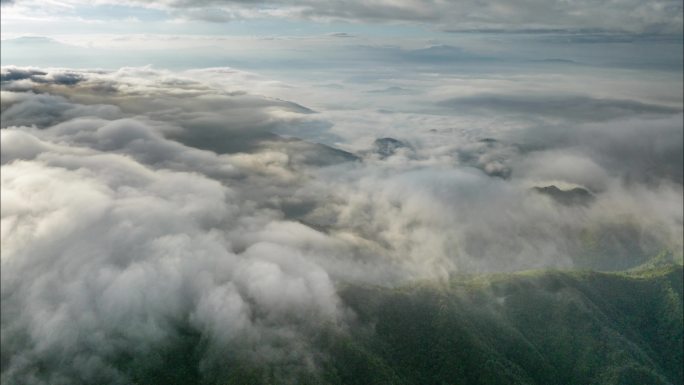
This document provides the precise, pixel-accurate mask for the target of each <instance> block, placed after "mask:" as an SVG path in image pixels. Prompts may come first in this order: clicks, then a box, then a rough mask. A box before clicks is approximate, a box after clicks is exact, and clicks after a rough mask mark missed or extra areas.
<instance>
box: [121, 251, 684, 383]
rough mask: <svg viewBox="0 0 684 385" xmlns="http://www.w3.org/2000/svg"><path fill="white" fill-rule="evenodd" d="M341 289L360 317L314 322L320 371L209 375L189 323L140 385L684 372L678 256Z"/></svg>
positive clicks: (649, 378)
mask: <svg viewBox="0 0 684 385" xmlns="http://www.w3.org/2000/svg"><path fill="white" fill-rule="evenodd" d="M656 262H657V261H656ZM340 293H341V296H342V298H343V300H344V302H345V303H346V305H347V306H348V307H349V308H351V309H352V310H353V311H354V313H355V315H356V316H355V320H354V321H353V322H352V325H350V327H349V328H347V330H345V331H340V330H337V329H331V328H327V329H326V328H325V327H323V331H322V332H321V331H312V341H314V342H313V344H314V345H315V346H316V350H317V352H316V357H317V370H315V371H304V370H302V369H297V370H295V371H291V372H287V371H285V372H287V373H286V374H287V375H283V373H285V372H283V370H282V368H277V367H276V368H274V367H273V365H274V364H266V363H264V362H258V361H257V362H251V363H248V364H245V363H244V362H242V363H239V362H234V360H232V362H225V363H224V364H225V365H224V366H223V367H222V368H221V370H220V372H221V373H220V374H218V375H212V376H211V377H209V376H207V375H206V371H205V375H203V374H201V371H198V370H197V367H198V366H201V364H200V360H199V355H198V353H199V352H200V350H201V348H200V346H201V345H202V344H201V343H200V341H199V336H197V335H192V334H189V333H186V334H185V336H186V337H185V338H186V339H185V340H184V341H182V342H183V343H181V344H179V345H177V346H181V347H180V349H179V350H177V351H175V352H172V353H171V354H170V355H169V354H167V355H163V356H160V357H159V358H160V359H162V360H164V361H167V358H169V357H171V358H172V359H170V360H168V362H166V364H163V365H161V366H157V367H158V368H159V367H160V368H163V369H162V370H161V371H159V370H156V371H154V370H149V369H150V367H147V368H143V367H140V366H137V367H131V369H132V372H131V374H133V375H134V378H135V379H136V382H137V383H139V384H147V383H149V384H153V383H165V384H175V383H178V384H180V383H210V384H222V385H225V384H282V383H299V384H345V385H354V384H364V385H372V384H392V385H397V384H407V385H408V384H421V385H424V384H488V385H495V384H506V385H510V384H538V385H551V384H562V385H572V384H582V385H590V384H597V385H598V384H601V385H612V384H614V385H629V384H640V385H643V384H649V385H657V384H682V383H684V374H683V372H682V359H683V356H682V266H681V265H679V264H671V263H653V264H651V265H645V266H643V267H642V268H639V269H633V270H630V271H625V272H620V273H598V272H562V271H532V272H523V273H514V274H494V275H489V276H476V277H459V278H454V279H453V280H452V281H450V282H447V283H443V284H436V283H421V284H416V285H413V286H411V287H403V288H399V289H388V288H380V287H362V286H346V287H344V288H341V289H340ZM188 352H190V353H188ZM173 356H177V358H178V357H182V359H181V358H179V359H175V358H173ZM167 364H168V365H167ZM155 366H156V365H155ZM193 366H194V368H193ZM176 372H177V373H176ZM217 373H218V372H217ZM160 381H161V382H160Z"/></svg>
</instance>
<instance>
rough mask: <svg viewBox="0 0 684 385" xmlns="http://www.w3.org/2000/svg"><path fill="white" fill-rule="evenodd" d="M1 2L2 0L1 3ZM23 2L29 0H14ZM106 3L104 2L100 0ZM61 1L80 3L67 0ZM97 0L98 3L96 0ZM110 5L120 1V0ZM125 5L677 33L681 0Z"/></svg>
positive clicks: (209, 12) (213, 18)
mask: <svg viewBox="0 0 684 385" xmlns="http://www.w3.org/2000/svg"><path fill="white" fill-rule="evenodd" d="M6 3H7V2H3V4H6ZM22 3H24V4H25V6H27V7H28V6H30V5H31V4H33V2H32V1H30V0H23V1H19V4H22ZM105 3H106V2H105ZM66 4H82V2H81V1H78V0H71V1H68V2H66ZM100 4H102V2H100ZM116 4H118V5H121V4H122V3H121V2H117V3H116ZM124 4H125V5H128V6H142V7H151V8H157V9H158V8H163V9H167V10H170V11H171V12H170V13H171V14H172V15H173V16H174V17H181V18H185V19H198V20H204V21H209V22H226V21H231V20H234V19H235V18H263V17H277V18H290V19H292V18H298V19H314V20H327V21H329V20H348V21H357V22H359V21H360V22H410V23H426V24H432V25H435V26H438V27H439V28H442V29H444V30H450V31H454V30H458V31H473V30H498V31H526V32H530V31H559V30H561V31H568V30H569V31H578V30H579V31H621V32H631V33H651V34H653V33H656V34H659V33H660V34H663V33H664V34H678V33H680V32H681V31H682V17H681V11H682V5H681V2H678V1H674V0H651V1H647V2H642V1H637V0H620V1H615V2H611V3H610V4H606V3H604V2H601V1H595V0H583V1H576V2H566V1H559V0H558V1H542V0H527V1H525V2H523V3H520V2H514V1H510V0H491V1H485V2H483V1H475V0H467V1H460V2H459V3H458V4H455V3H452V2H448V1H435V0H401V1H392V2H388V1H384V0H370V1H356V0H355V1H346V0H344V1H343V0H335V1H326V2H320V1H312V0H297V1H287V2H286V1H281V0H276V1H252V0H228V1H226V0H192V1H186V0H183V1H178V0H165V1H161V2H155V3H154V4H151V3H149V2H143V1H135V0H133V1H127V2H125V3H124Z"/></svg>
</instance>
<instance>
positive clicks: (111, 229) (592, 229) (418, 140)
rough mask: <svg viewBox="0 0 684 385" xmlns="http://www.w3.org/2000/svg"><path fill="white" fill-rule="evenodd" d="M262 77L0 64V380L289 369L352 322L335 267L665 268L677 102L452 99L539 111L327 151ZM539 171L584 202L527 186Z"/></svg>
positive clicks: (672, 210)
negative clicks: (174, 359)
mask: <svg viewBox="0 0 684 385" xmlns="http://www.w3.org/2000/svg"><path fill="white" fill-rule="evenodd" d="M216 78H220V79H221V80H220V81H211V80H210V79H216ZM265 84H269V83H264V82H263V79H261V78H259V77H256V76H254V75H252V74H247V73H243V72H240V71H236V70H231V69H218V68H217V69H209V70H194V71H186V72H182V73H173V72H168V71H160V70H154V69H151V68H123V69H121V70H118V71H111V72H109V71H74V70H62V69H35V68H17V67H5V68H3V69H2V105H1V109H2V122H1V126H2V141H1V143H2V270H1V274H2V298H3V300H2V356H3V366H2V367H3V369H2V382H3V383H5V382H6V383H26V384H73V383H112V384H127V383H131V382H132V381H134V380H135V379H136V376H138V375H140V373H147V372H150V371H154V370H155V369H158V368H159V365H161V364H162V363H163V362H164V357H163V354H164V352H172V353H173V354H189V353H187V352H183V351H182V349H186V348H184V347H183V346H187V345H186V344H188V342H187V341H188V340H189V341H191V342H189V344H190V346H192V347H193V348H192V349H191V350H192V354H193V355H194V357H199V358H198V360H197V361H198V362H199V368H197V370H199V373H200V374H199V376H200V377H201V378H203V379H205V380H207V381H213V380H215V379H220V378H222V376H225V375H226V371H230V370H237V369H236V368H241V367H244V365H246V364H245V363H250V362H252V363H255V362H259V363H260V364H263V365H267V366H268V367H269V368H271V369H270V370H272V372H273V375H274V376H275V378H279V379H283V381H284V382H287V381H288V379H291V380H292V381H295V378H296V377H297V375H298V374H300V373H314V375H315V373H316V369H317V367H318V366H319V365H320V363H321V362H322V361H324V360H325V357H322V356H320V354H319V353H318V352H317V350H316V349H315V348H314V346H315V340H316V338H318V336H319V335H320V334H321V333H323V332H324V331H325V330H329V329H333V330H335V331H338V332H341V333H344V330H345V327H346V325H348V324H349V323H350V322H352V321H353V319H354V317H355V316H354V314H353V313H351V312H350V311H349V310H348V309H347V308H346V306H345V304H344V302H343V301H342V300H341V299H340V298H339V297H338V295H337V287H338V286H339V285H342V284H345V283H348V282H353V283H365V284H372V285H381V286H396V285H401V284H405V283H407V282H412V281H414V280H416V279H433V280H445V279H448V278H449V277H450V276H452V275H453V274H458V273H477V272H496V271H515V270H522V269H530V268H546V267H553V268H595V269H606V270H611V269H624V268H629V267H633V266H637V265H639V264H641V263H643V262H645V261H647V260H649V259H650V258H652V257H654V256H656V255H658V254H668V253H669V254H670V255H673V256H674V258H679V259H681V256H682V240H681V233H682V230H683V229H682V210H683V208H682V200H681V197H682V180H681V171H682V168H681V167H682V160H681V154H682V140H681V139H682V127H681V119H682V115H681V109H676V108H672V107H663V106H655V105H647V104H643V103H640V102H636V101H624V100H608V101H606V103H605V104H600V103H599V106H598V111H597V110H596V109H594V108H589V107H586V106H587V105H589V104H592V103H588V102H587V101H585V100H583V99H576V98H570V99H567V98H566V99H564V97H563V96H561V97H557V99H553V98H551V102H550V103H551V104H553V103H554V100H556V101H557V100H562V101H563V103H565V102H567V101H568V100H569V101H570V102H572V101H576V102H577V103H575V104H576V105H577V107H576V108H575V110H577V109H579V110H582V111H585V110H587V111H586V114H585V115H586V116H587V118H586V119H578V120H573V119H569V117H568V116H566V115H565V114H563V113H562V111H560V110H558V109H556V110H554V109H553V108H551V109H549V108H545V107H544V106H545V105H544V104H543V103H542V107H541V109H540V110H539V111H534V110H533V109H532V107H530V105H531V104H534V103H536V101H529V100H528V99H526V98H523V97H518V98H514V101H513V102H506V103H504V102H501V100H499V99H496V98H495V101H496V102H492V101H491V98H485V97H484V96H482V97H479V99H478V98H477V97H476V98H470V99H460V100H454V99H451V100H450V102H449V106H446V107H450V106H451V105H452V103H457V102H458V103H460V104H463V103H464V102H466V104H467V103H470V105H471V106H477V107H478V108H479V109H480V110H479V111H478V112H477V113H476V114H475V115H477V114H482V113H484V114H485V115H486V111H488V110H492V111H495V112H496V111H500V110H501V109H502V108H504V109H505V110H506V112H516V111H519V110H520V109H522V110H524V111H523V112H525V113H526V114H533V115H535V116H537V117H538V118H539V120H535V121H534V124H528V125H526V126H524V127H519V128H517V129H508V130H505V131H500V130H490V131H487V130H486V129H484V128H483V129H482V130H480V131H478V132H479V134H477V135H473V134H472V133H471V132H463V133H453V132H451V133H448V134H445V133H443V132H442V131H439V130H437V128H432V127H421V129H424V130H423V131H417V130H414V133H413V135H412V136H411V135H407V134H406V133H405V132H404V131H401V130H396V131H395V132H384V133H383V134H388V135H389V134H391V135H392V136H391V137H390V136H387V135H383V136H382V137H380V136H378V137H377V138H372V140H369V141H368V143H366V144H364V143H344V139H342V138H343V137H342V136H341V134H340V135H337V136H335V135H334V134H335V132H336V130H337V129H339V128H336V127H335V124H336V122H335V121H331V120H330V118H332V117H334V116H335V115H333V114H325V113H317V112H316V111H314V110H312V109H309V108H307V107H306V106H302V105H300V104H297V103H295V102H292V101H285V100H282V99H277V98H272V97H268V96H263V95H260V93H261V92H256V91H255V90H267V89H268V87H267V85H265ZM558 98H559V99H558ZM473 100H475V101H473ZM482 100H485V102H482ZM589 100H592V99H589ZM502 105H503V107H502ZM585 107H586V108H585ZM440 108H444V106H442V107H440ZM549 111H551V112H549ZM554 111H555V112H554ZM616 111H617V112H616ZM549 115H550V116H551V118H553V119H551V120H549ZM573 116H574V115H573ZM597 116H598V117H597ZM352 129H353V128H352ZM439 129H440V130H441V129H442V127H439ZM340 130H341V129H340ZM431 130H434V132H433V131H431ZM314 131H315V132H328V133H329V134H330V135H331V136H333V137H336V138H337V140H339V141H340V142H341V143H340V147H343V148H346V149H347V150H348V151H345V150H342V149H340V148H335V147H332V146H330V145H324V144H320V143H315V142H314V141H313V139H312V138H310V137H307V133H308V132H314ZM292 132H297V133H300V135H298V137H292V136H288V137H285V136H283V135H284V133H292ZM485 134H493V136H496V137H493V136H490V135H485ZM376 139H384V142H383V141H381V142H380V144H382V143H392V147H391V149H392V151H386V150H387V149H386V148H385V147H387V146H385V147H383V146H380V145H378V142H377V141H376ZM390 139H392V140H390ZM397 143H399V144H397ZM354 148H356V149H358V150H354V151H352V149H354ZM549 185H553V186H556V187H557V188H559V189H561V190H564V191H571V189H573V188H581V189H585V190H586V191H588V192H589V193H590V194H591V195H592V196H593V199H592V200H591V201H587V203H583V204H567V203H561V202H558V201H556V200H554V198H553V197H552V196H549V195H548V194H542V193H540V192H539V191H540V190H539V189H535V188H534V187H546V186H549ZM179 349H180V350H179ZM170 354H171V353H170ZM141 357H145V359H144V360H143V361H142V363H138V364H135V365H134V364H133V363H132V362H134V361H140V359H141ZM65 362H66V363H68V364H65ZM136 365H138V366H136ZM40 368H42V369H40Z"/></svg>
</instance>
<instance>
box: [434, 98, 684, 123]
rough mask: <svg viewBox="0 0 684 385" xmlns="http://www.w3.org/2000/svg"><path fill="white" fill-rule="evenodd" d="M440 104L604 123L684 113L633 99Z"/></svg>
mask: <svg viewBox="0 0 684 385" xmlns="http://www.w3.org/2000/svg"><path fill="white" fill-rule="evenodd" d="M439 105H440V106H444V107H449V108H453V109H454V110H457V111H459V112H467V113H473V112H480V113H492V112H494V113H497V114H513V115H522V116H530V115H533V116H542V117H548V118H555V119H563V120H569V121H579V122H582V121H604V120H611V119H616V118H623V117H630V116H637V115H668V114H677V113H680V112H681V111H682V110H681V109H680V108H674V107H670V106H664V105H657V104H649V103H642V102H638V101H634V100H622V99H609V98H604V99H599V98H595V97H590V96H582V95H557V94H552V95H544V94H533V93H532V94H519V95H496V94H478V95H471V96H463V97H457V98H452V99H448V100H445V101H442V102H440V103H439Z"/></svg>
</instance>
